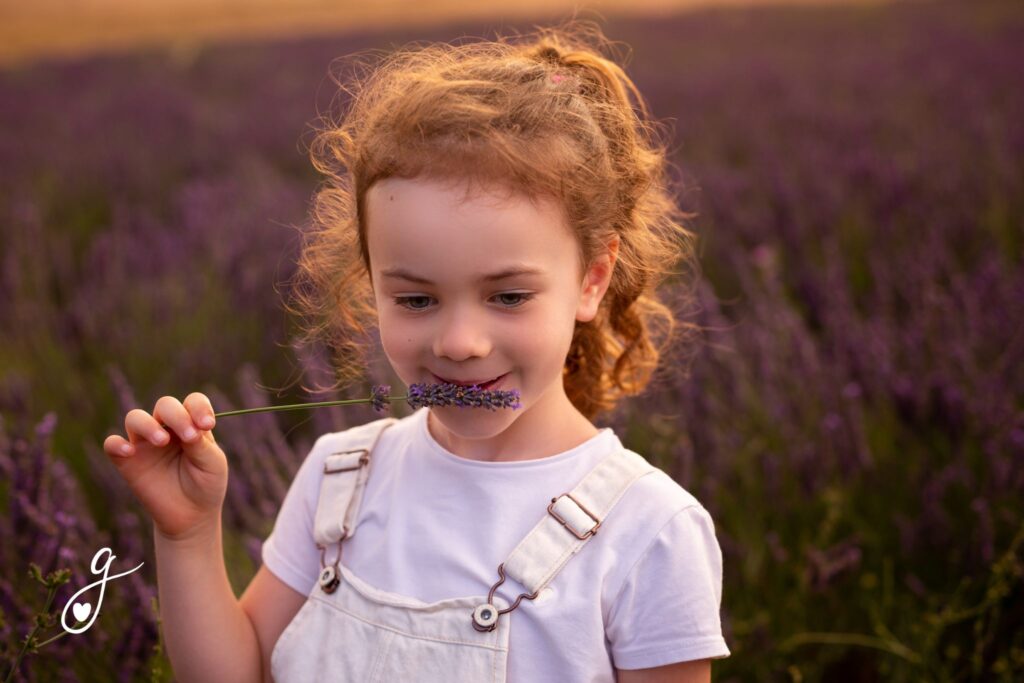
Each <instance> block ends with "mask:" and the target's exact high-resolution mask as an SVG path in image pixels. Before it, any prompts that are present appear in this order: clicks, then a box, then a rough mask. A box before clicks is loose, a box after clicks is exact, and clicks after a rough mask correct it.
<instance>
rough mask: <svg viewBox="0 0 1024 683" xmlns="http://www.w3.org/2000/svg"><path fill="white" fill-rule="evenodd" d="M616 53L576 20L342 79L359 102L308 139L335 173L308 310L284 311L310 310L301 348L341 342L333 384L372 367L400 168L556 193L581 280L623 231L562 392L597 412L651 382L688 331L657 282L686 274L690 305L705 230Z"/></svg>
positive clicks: (411, 54) (312, 234) (316, 219)
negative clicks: (672, 177)
mask: <svg viewBox="0 0 1024 683" xmlns="http://www.w3.org/2000/svg"><path fill="white" fill-rule="evenodd" d="M614 47H615V46H614V44H612V43H611V42H610V41H609V40H608V39H606V38H605V37H604V36H603V34H602V32H601V30H600V28H599V27H597V26H596V25H594V24H592V23H590V22H586V21H575V20H574V21H573V22H571V23H568V24H564V25H562V26H559V27H541V28H537V29H536V30H535V32H534V33H532V34H529V35H526V36H512V37H505V36H498V37H497V38H496V39H494V40H486V41H477V42H470V43H465V44H448V43H429V44H426V45H419V44H411V45H407V46H405V47H404V48H402V49H399V50H396V51H393V52H390V53H384V54H383V55H381V56H379V57H378V58H375V59H371V60H368V61H362V62H359V61H356V62H354V63H355V66H356V72H359V71H362V73H357V75H353V76H352V77H350V78H347V79H336V83H337V84H338V85H339V87H340V89H341V93H342V94H344V95H346V96H347V98H346V99H347V102H346V104H347V106H346V108H345V110H344V111H343V112H342V115H341V116H340V117H338V118H335V119H328V118H326V117H325V118H324V119H322V125H321V126H319V127H318V128H317V130H316V133H315V137H314V138H313V141H312V143H311V146H310V157H311V159H312V162H313V165H314V167H315V168H316V169H317V170H318V171H319V172H320V173H322V174H323V175H324V176H325V178H324V182H323V183H322V185H321V186H320V187H319V188H318V191H317V193H316V195H315V197H314V199H313V204H312V210H311V212H310V222H311V229H310V230H309V231H308V232H307V234H306V240H305V243H304V245H303V249H302V252H301V255H300V257H299V261H298V270H297V273H296V279H295V283H294V284H295V285H296V286H295V287H293V289H292V292H293V297H294V299H295V304H296V305H295V306H294V307H292V306H288V305H287V304H286V306H287V307H288V309H289V310H290V311H291V312H293V313H296V314H298V315H300V316H301V317H302V318H303V329H302V336H301V338H300V339H299V342H300V343H310V342H315V341H323V342H325V343H326V344H327V345H328V347H329V348H330V349H331V350H332V351H333V354H334V360H335V363H334V365H335V372H336V379H337V382H336V384H335V385H334V387H331V388H338V387H340V386H344V385H347V384H349V383H351V382H353V381H356V380H359V379H361V378H362V377H363V373H364V371H365V368H366V367H367V366H368V364H369V360H370V359H369V352H370V351H371V348H372V347H373V343H372V342H373V337H372V331H373V330H374V329H375V328H376V323H377V317H376V311H375V308H374V296H373V290H372V286H371V281H370V277H369V272H370V265H369V264H370V261H369V253H368V248H367V240H366V203H365V202H366V193H367V191H368V190H369V189H370V188H371V187H372V186H373V184H374V183H376V182H377V181H379V180H382V179H384V178H389V177H400V178H416V177H424V178H431V179H437V180H452V181H458V182H465V183H466V184H467V185H466V186H467V187H468V188H474V187H475V188H495V187H500V188H505V189H506V190H508V191H510V192H515V193H518V194H520V195H523V196H526V197H531V198H538V197H550V198H553V199H555V200H557V201H558V203H559V205H560V206H562V207H564V210H565V219H566V222H567V224H568V226H569V227H570V228H571V229H572V231H573V233H574V235H575V236H576V238H577V244H578V245H579V252H578V253H579V259H578V262H577V265H578V267H579V270H578V272H579V273H580V278H581V280H582V273H583V272H585V269H586V268H587V267H589V265H590V264H591V263H592V261H593V260H594V259H595V258H596V257H598V256H599V255H601V254H602V252H603V251H605V249H606V245H607V244H608V243H609V241H610V240H611V239H612V238H613V236H615V235H618V237H619V241H620V244H619V249H618V258H617V261H616V264H615V268H614V272H613V276H612V281H611V284H610V286H609V288H608V291H607V293H606V294H605V297H604V299H603V301H602V302H601V306H600V309H599V311H598V314H597V317H596V318H595V319H594V320H592V321H590V322H587V323H579V322H577V323H576V329H575V332H574V335H573V340H572V345H571V348H570V350H569V353H568V356H567V358H566V363H565V369H564V373H563V374H564V381H565V389H566V393H567V395H568V397H569V399H570V400H571V401H572V403H573V404H574V405H575V406H576V408H577V409H579V410H580V412H581V413H583V414H584V415H585V416H587V417H588V418H593V417H594V416H595V415H597V414H598V413H600V412H602V411H607V410H611V409H613V408H614V407H615V405H616V404H617V402H618V400H619V399H620V398H621V397H623V396H626V395H635V394H638V393H640V392H641V391H642V390H643V389H644V388H645V387H646V386H647V384H648V383H649V381H650V380H651V378H652V375H653V373H654V371H655V369H656V368H657V367H658V362H659V358H661V356H662V354H663V353H664V351H665V350H666V348H667V347H668V346H669V345H670V344H671V343H672V342H673V341H675V340H676V338H677V337H678V333H679V331H680V330H681V329H690V328H692V325H690V324H680V323H679V322H678V321H677V320H676V316H675V314H674V313H673V311H672V309H671V308H669V306H667V305H666V304H665V303H663V302H662V301H661V300H659V298H658V296H657V293H656V289H657V287H658V285H659V284H660V283H661V282H663V281H664V280H665V279H666V277H667V276H670V275H680V276H683V278H682V279H681V280H679V281H678V282H677V283H675V284H674V286H673V291H674V292H675V293H676V302H682V303H686V302H688V301H689V299H688V298H687V297H689V295H688V294H686V292H688V291H690V287H689V285H691V284H692V283H693V282H694V276H695V275H696V272H697V261H696V256H695V249H694V246H695V235H694V234H693V233H692V232H690V231H689V230H688V229H687V228H686V227H685V226H684V221H685V220H688V219H689V218H690V217H691V215H690V214H687V213H683V212H682V211H681V210H680V209H679V208H678V206H677V204H676V202H675V200H674V198H673V196H672V194H671V192H670V183H669V179H668V175H667V169H668V166H669V165H668V162H667V158H668V153H667V151H666V147H665V143H664V142H663V141H662V140H661V139H659V132H660V131H661V128H660V126H659V125H658V124H657V123H655V122H653V121H652V119H651V117H650V113H649V109H648V106H647V104H646V102H645V101H644V99H643V97H642V96H641V95H640V93H639V91H638V90H637V88H636V86H635V85H634V84H633V82H632V80H631V79H630V78H629V77H628V76H627V75H626V74H625V72H624V70H623V69H622V67H620V66H619V65H618V64H617V63H616V60H615V59H614V58H612V57H608V56H605V53H606V52H608V53H613V52H614V49H613V48H614ZM620 61H621V60H620ZM342 63H346V62H345V60H344V59H343V62H342ZM677 267H678V268H679V270H678V271H677V270H674V268H677ZM687 276H689V277H687ZM680 292H683V293H684V297H683V298H682V299H680V298H679V294H680Z"/></svg>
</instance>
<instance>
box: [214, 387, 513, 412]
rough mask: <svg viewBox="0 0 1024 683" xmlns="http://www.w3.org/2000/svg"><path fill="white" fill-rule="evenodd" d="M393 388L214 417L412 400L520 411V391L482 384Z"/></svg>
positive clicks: (379, 406)
mask: <svg viewBox="0 0 1024 683" xmlns="http://www.w3.org/2000/svg"><path fill="white" fill-rule="evenodd" d="M390 391H391V387H390V385H387V384H381V385H375V386H374V387H372V388H371V390H370V396H369V398H349V399H343V400H340V401H321V402H318V403H293V404H290V405H284V406H270V407H267V408H246V409H244V410H229V411H226V412H223V413H214V417H228V416H230V415H245V414H248V413H267V412H271V411H275V410H305V409H306V408H323V407H327V406H344V405H354V404H357V403H369V404H370V405H372V406H373V409H374V410H376V411H377V412H383V411H386V410H387V409H388V408H389V407H390V405H389V404H390V403H392V402H393V401H408V403H409V405H410V406H411V407H412V408H422V407H423V406H437V407H446V406H458V407H459V408H486V409H488V410H497V409H499V408H511V409H512V410H518V409H519V408H520V404H519V390H518V389H510V390H507V391H506V390H501V389H499V390H494V391H492V390H490V389H481V388H480V386H479V385H476V384H474V385H472V386H469V387H464V386H462V385H459V384H450V383H447V382H444V383H440V384H410V385H409V394H408V396H389V395H388V393H389V392H390Z"/></svg>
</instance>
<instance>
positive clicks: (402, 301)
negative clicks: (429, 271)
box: [395, 296, 430, 311]
mask: <svg viewBox="0 0 1024 683" xmlns="http://www.w3.org/2000/svg"><path fill="white" fill-rule="evenodd" d="M429 300H430V297H429V296H396V297H395V303H396V304H398V305H399V306H403V307H405V308H408V309H409V310H411V311H422V310H424V309H425V308H426V307H427V305H428V302H429ZM417 303H421V304H423V305H422V306H419V305H416V304H417Z"/></svg>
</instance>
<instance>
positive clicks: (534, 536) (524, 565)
mask: <svg viewBox="0 0 1024 683" xmlns="http://www.w3.org/2000/svg"><path fill="white" fill-rule="evenodd" d="M654 471H655V467H654V466H653V465H651V464H650V463H648V462H647V461H646V460H644V459H643V457H641V456H640V455H638V454H636V453H634V452H633V451H630V450H627V449H622V450H619V451H615V452H613V453H612V454H611V455H609V456H607V457H605V458H604V459H603V460H602V461H601V462H599V463H598V464H597V465H595V466H594V468H593V469H592V470H590V472H589V473H588V474H587V476H585V477H584V478H583V480H582V481H581V482H580V483H579V484H577V485H576V488H574V489H573V490H572V491H570V492H569V493H563V494H562V495H560V496H557V497H555V498H552V499H551V504H550V505H549V506H548V511H547V514H545V515H544V517H543V519H541V520H540V522H538V523H537V525H536V526H535V527H533V530H532V531H530V533H529V534H527V535H526V537H525V538H524V539H523V540H522V541H520V543H519V545H517V546H516V548H515V549H514V550H513V551H512V554H510V555H509V556H508V559H507V560H505V563H504V568H505V572H506V573H507V574H508V575H509V576H511V577H512V578H513V579H515V580H516V581H518V582H519V583H520V584H522V585H523V586H524V587H525V588H526V590H527V592H528V593H532V594H534V595H537V594H538V593H539V592H540V591H541V590H543V589H544V587H545V586H547V585H548V584H549V583H551V581H552V579H554V578H555V576H556V575H557V574H558V572H559V571H561V569H562V567H564V566H565V563H566V562H568V561H569V559H570V558H571V557H572V556H573V555H575V554H576V553H577V552H579V550H580V549H581V548H582V547H583V545H584V544H585V543H586V542H587V541H589V540H590V539H591V538H592V537H593V536H594V534H595V533H597V530H598V527H600V525H601V524H602V523H603V522H604V520H605V518H606V517H607V516H608V513H610V512H611V510H612V508H613V507H615V504H616V503H618V502H619V499H620V498H622V495H623V494H624V493H625V492H626V489H628V488H629V487H630V486H631V485H632V484H633V482H635V481H636V480H637V479H639V478H640V477H642V476H644V475H646V474H650V473H652V472H654Z"/></svg>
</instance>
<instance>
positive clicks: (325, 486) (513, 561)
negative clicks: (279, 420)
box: [271, 417, 655, 683]
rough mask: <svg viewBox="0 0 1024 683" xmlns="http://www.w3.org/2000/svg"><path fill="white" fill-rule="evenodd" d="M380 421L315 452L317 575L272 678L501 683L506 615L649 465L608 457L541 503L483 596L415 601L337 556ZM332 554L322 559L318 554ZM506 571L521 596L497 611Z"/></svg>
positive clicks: (287, 682)
mask: <svg viewBox="0 0 1024 683" xmlns="http://www.w3.org/2000/svg"><path fill="white" fill-rule="evenodd" d="M395 422H397V418H393V417H391V418H384V419H381V420H377V421H375V422H370V423H368V424H365V425H361V426H359V427H355V428H352V429H350V430H348V431H347V432H346V433H345V434H346V436H347V437H348V439H349V440H348V441H347V442H346V444H345V445H346V450H343V451H338V452H335V453H332V454H331V455H329V456H327V458H326V460H325V462H324V478H323V481H322V483H321V486H320V499H319V501H318V503H317V510H316V519H315V522H314V536H315V540H316V544H317V547H318V548H320V551H321V567H322V570H321V572H320V578H319V581H318V582H317V585H315V586H314V587H313V589H312V591H311V592H310V594H309V598H308V599H307V600H306V602H305V604H303V606H302V608H301V609H300V610H299V612H298V613H297V614H296V615H295V618H294V619H293V620H292V621H291V623H290V624H289V625H288V627H287V628H286V629H285V630H284V632H283V633H282V634H281V636H280V638H278V641H277V644H276V645H275V647H274V650H273V653H272V655H271V673H272V675H273V678H274V680H275V681H276V682H277V683H295V682H303V683H305V682H308V681H321V680H329V681H354V682H358V683H373V682H376V681H382V682H387V683H391V682H393V681H422V682H424V683H478V682H480V683H482V682H485V681H490V682H492V683H504V681H505V671H506V662H507V659H508V649H509V628H510V624H509V618H510V616H511V615H508V614H507V613H509V612H511V611H512V610H514V609H515V608H516V607H517V606H519V604H520V601H521V600H524V599H526V600H532V599H533V598H535V597H536V596H537V595H539V594H540V591H541V590H543V589H544V587H545V586H547V585H548V584H549V583H550V582H551V581H552V579H554V577H555V576H556V575H557V574H558V572H559V571H560V570H561V569H562V567H563V566H565V563H566V562H568V561H569V559H570V558H572V556H573V555H574V554H575V553H576V552H578V551H579V550H580V548H582V547H583V545H584V544H585V543H586V542H587V541H589V540H590V539H591V538H592V537H593V536H594V534H595V533H596V532H597V530H598V527H599V526H600V525H601V524H602V523H603V522H604V520H605V519H606V517H607V515H608V513H609V512H610V511H611V509H612V508H613V507H614V506H615V504H616V503H617V502H618V501H619V499H620V498H621V497H622V495H623V494H624V493H625V492H626V489H628V488H629V486H630V485H631V484H632V483H633V482H634V481H636V480H637V479H639V478H640V477H642V476H644V475H645V474H649V473H651V472H653V471H655V470H654V467H653V466H652V465H650V464H649V463H648V462H647V461H646V460H644V459H643V458H642V457H640V456H639V455H637V454H636V453H633V452H631V451H628V450H625V449H623V450H620V451H618V452H613V453H612V454H610V455H608V456H607V457H605V458H604V459H603V460H602V461H601V462H600V463H598V464H597V465H596V466H595V467H594V468H593V469H592V470H590V472H589V473H587V475H586V476H585V477H584V478H583V480H582V481H581V482H580V483H579V484H578V485H577V486H576V487H575V488H574V489H573V490H572V491H571V492H570V493H563V494H561V495H559V496H556V497H554V498H552V502H551V505H549V506H548V508H547V511H545V512H544V513H543V516H542V518H541V520H540V521H539V522H538V523H537V525H536V526H534V528H533V529H532V530H531V531H530V533H529V534H527V535H526V537H525V538H524V539H523V540H522V541H521V542H520V543H519V544H518V545H517V546H516V547H515V549H514V550H513V551H512V553H511V554H510V555H509V557H508V558H507V559H506V560H505V562H504V563H502V564H501V565H499V566H498V568H497V574H498V577H499V579H498V580H497V581H496V582H495V584H494V585H493V586H492V587H491V589H490V591H489V594H488V595H479V596H470V597H461V598H451V599H448V600H441V601H439V602H432V603H427V602H422V601H420V600H417V599H415V598H411V597H407V596H403V595H396V594H394V593H388V592H386V591H382V590H379V589H377V588H375V587H374V586H372V585H370V584H369V583H367V582H366V581H364V580H363V579H361V578H359V577H358V576H356V575H354V574H353V573H352V572H351V571H349V569H348V568H347V567H345V565H344V564H342V563H341V561H340V560H341V542H342V541H343V540H344V539H346V538H348V537H350V536H352V535H353V534H354V532H355V530H356V528H357V524H356V517H357V514H358V511H359V504H360V501H361V500H362V494H363V491H364V490H365V488H366V481H367V479H368V477H369V472H370V454H371V452H372V451H373V447H374V446H375V445H376V443H377V440H378V439H379V438H380V435H381V433H383V431H384V429H386V428H387V427H389V426H391V425H392V424H394V423H395ZM334 544H337V548H336V549H332V550H331V554H335V555H336V557H335V559H334V561H333V562H332V563H330V564H328V563H327V561H326V559H327V551H328V549H329V548H330V546H332V545H334ZM506 575H507V576H509V577H511V578H512V579H513V580H515V581H516V582H518V583H519V584H521V585H522V586H523V587H524V588H525V589H526V592H524V593H523V594H521V595H520V596H519V597H518V598H516V600H515V601H514V602H513V603H512V604H511V606H509V604H508V603H507V602H505V601H504V600H502V599H501V598H500V597H496V596H495V595H494V593H495V591H496V589H497V588H498V586H499V585H501V584H502V583H503V582H504V581H505V577H506Z"/></svg>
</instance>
